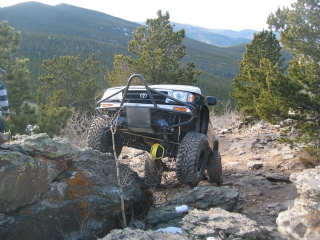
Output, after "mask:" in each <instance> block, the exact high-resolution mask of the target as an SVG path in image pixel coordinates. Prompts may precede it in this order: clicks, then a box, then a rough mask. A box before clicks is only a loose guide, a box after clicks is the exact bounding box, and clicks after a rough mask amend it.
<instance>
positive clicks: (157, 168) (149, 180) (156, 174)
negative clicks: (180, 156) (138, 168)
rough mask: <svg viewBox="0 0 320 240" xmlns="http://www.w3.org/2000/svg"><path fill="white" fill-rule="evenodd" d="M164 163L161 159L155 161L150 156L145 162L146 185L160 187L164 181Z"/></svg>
mask: <svg viewBox="0 0 320 240" xmlns="http://www.w3.org/2000/svg"><path fill="white" fill-rule="evenodd" d="M162 172H163V163H162V161H161V159H156V160H155V159H153V158H152V157H151V156H150V155H149V154H148V155H147V156H146V157H145V161H144V177H145V181H146V184H148V185H153V186H159V185H160V183H161V179H162Z"/></svg>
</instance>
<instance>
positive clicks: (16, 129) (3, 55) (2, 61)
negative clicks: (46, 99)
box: [0, 21, 37, 134]
mask: <svg viewBox="0 0 320 240" xmlns="http://www.w3.org/2000/svg"><path fill="white" fill-rule="evenodd" d="M20 40H21V38H20V32H18V31H15V30H14V28H12V27H10V26H9V24H8V22H7V21H2V22H1V23H0V67H1V68H3V69H5V70H6V71H7V73H6V74H5V75H4V83H5V85H6V88H7V93H8V100H9V108H10V115H11V119H10V121H9V122H7V123H6V124H7V129H10V131H11V132H12V133H13V134H16V133H21V134H24V133H25V127H26V126H27V125H28V124H33V123H35V122H36V119H37V116H36V110H35V108H33V109H32V110H31V111H29V110H30V108H32V107H31V105H29V104H30V102H32V101H33V100H34V97H33V95H32V93H31V86H30V78H29V70H28V68H27V64H28V62H29V59H27V58H18V57H15V58H14V55H15V54H16V52H17V50H18V49H19V42H20ZM27 105H28V106H27ZM24 110H25V111H27V112H24ZM25 114H27V115H28V116H26V115H25Z"/></svg>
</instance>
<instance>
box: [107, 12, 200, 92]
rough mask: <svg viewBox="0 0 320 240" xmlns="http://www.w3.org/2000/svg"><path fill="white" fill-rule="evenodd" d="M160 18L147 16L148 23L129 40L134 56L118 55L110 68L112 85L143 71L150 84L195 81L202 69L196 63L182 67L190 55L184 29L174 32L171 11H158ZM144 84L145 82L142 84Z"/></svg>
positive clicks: (189, 63)
mask: <svg viewBox="0 0 320 240" xmlns="http://www.w3.org/2000/svg"><path fill="white" fill-rule="evenodd" d="M157 15H158V18H156V19H147V21H146V25H147V26H141V27H139V28H137V29H136V30H135V31H134V33H133V40H131V41H130V42H129V46H128V51H129V52H130V53H132V54H133V56H134V57H131V56H123V55H117V56H116V57H115V62H114V70H113V71H108V78H106V80H107V81H108V82H109V84H110V85H114V86H115V85H124V84H126V80H127V79H128V77H129V76H130V75H131V74H133V73H139V74H142V75H143V76H144V77H145V78H146V79H147V81H148V83H150V84H165V83H176V84H194V83H195V82H196V81H197V79H196V76H197V75H199V74H200V73H201V72H200V71H199V70H196V69H195V64H194V63H193V62H188V63H187V64H186V65H185V66H181V62H180V60H181V59H182V58H183V57H184V56H185V54H186V46H184V45H182V40H183V38H184V37H185V31H184V29H182V30H180V31H177V32H174V31H173V26H172V25H171V24H170V20H169V19H170V16H169V13H168V12H166V13H165V14H164V15H163V14H162V12H161V10H159V11H158V12H157ZM140 84H141V83H140Z"/></svg>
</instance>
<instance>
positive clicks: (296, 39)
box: [268, 0, 320, 141]
mask: <svg viewBox="0 0 320 240" xmlns="http://www.w3.org/2000/svg"><path fill="white" fill-rule="evenodd" d="M268 24H269V27H270V28H273V29H275V30H276V31H279V32H280V41H281V42H282V44H283V45H284V47H285V48H286V49H287V50H288V51H289V52H290V54H291V55H292V56H293V59H292V60H291V61H290V62H289V66H290V67H289V69H288V72H289V77H290V79H291V80H292V81H295V82H297V83H299V84H300V85H301V86H303V89H302V90H300V91H299V92H296V93H293V94H299V96H300V97H299V98H297V99H296V102H295V103H294V105H293V111H295V112H296V115H294V116H292V117H293V118H294V119H295V120H296V122H295V124H296V126H297V127H298V128H300V129H302V130H303V132H304V133H306V134H307V135H308V137H309V140H308V141H312V140H318V139H320V136H319V129H320V65H319V62H320V44H319V43H320V28H319V25H320V1H319V0H298V1H297V2H295V3H294V4H292V8H291V9H289V8H283V9H282V10H281V9H280V8H278V10H277V11H276V12H275V13H274V14H273V13H271V14H270V15H269V17H268ZM310 137H311V138H310Z"/></svg>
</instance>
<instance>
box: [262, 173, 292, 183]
mask: <svg viewBox="0 0 320 240" xmlns="http://www.w3.org/2000/svg"><path fill="white" fill-rule="evenodd" d="M266 179H267V180H269V181H279V182H290V179H289V177H288V176H285V175H280V174H277V173H268V174H267V175H266Z"/></svg>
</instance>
